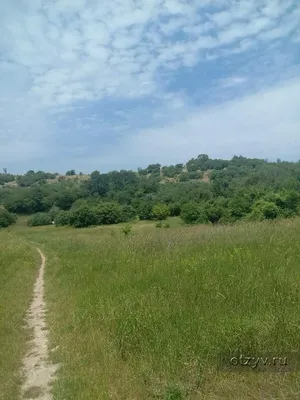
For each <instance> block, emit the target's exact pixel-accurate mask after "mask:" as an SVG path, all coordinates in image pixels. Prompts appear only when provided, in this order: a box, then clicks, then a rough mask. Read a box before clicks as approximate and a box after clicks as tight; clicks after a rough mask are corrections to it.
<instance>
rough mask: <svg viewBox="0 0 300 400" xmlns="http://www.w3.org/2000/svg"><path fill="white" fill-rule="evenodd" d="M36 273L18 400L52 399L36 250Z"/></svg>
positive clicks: (54, 367)
mask: <svg viewBox="0 0 300 400" xmlns="http://www.w3.org/2000/svg"><path fill="white" fill-rule="evenodd" d="M37 251H38V252H39V254H40V256H41V265H40V269H39V274H38V277H37V280H36V282H35V285H34V291H33V294H34V296H33V301H32V303H31V305H30V308H29V310H28V315H27V319H26V324H27V327H28V328H29V329H30V330H31V331H32V340H31V341H30V344H29V350H28V352H27V354H26V355H25V358H24V360H23V368H22V375H23V385H22V390H21V399H22V400H23V399H24V400H25V399H26V400H33V399H35V400H52V399H53V396H52V394H51V384H52V382H53V379H54V377H55V372H56V370H57V368H58V365H54V364H51V362H50V361H49V349H48V330H47V327H46V322H45V308H46V307H45V300H44V271H45V264H46V258H45V256H44V254H43V253H42V252H41V250H40V249H38V248H37Z"/></svg>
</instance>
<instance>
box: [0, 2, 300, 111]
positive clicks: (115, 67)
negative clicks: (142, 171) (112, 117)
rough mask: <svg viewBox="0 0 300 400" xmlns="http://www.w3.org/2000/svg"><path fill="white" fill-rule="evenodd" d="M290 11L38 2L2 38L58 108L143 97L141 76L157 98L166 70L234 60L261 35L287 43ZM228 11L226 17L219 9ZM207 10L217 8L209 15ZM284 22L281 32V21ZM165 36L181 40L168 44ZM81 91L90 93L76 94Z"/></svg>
mask: <svg viewBox="0 0 300 400" xmlns="http://www.w3.org/2000/svg"><path fill="white" fill-rule="evenodd" d="M283 3H284V4H283ZM291 3H292V2H291V1H285V2H281V1H274V2H272V4H270V2H269V1H267V0H262V1H261V2H259V4H258V2H255V1H253V2H248V1H246V0H242V1H240V2H239V3H238V4H236V2H235V1H229V2H224V1H220V0H219V1H217V2H211V1H204V2H201V4H200V3H199V2H197V1H190V2H185V1H183V0H182V1H180V0H151V1H145V2H142V1H139V2H133V1H132V0H123V1H116V0H115V1H108V0H106V1H103V2H101V4H100V3H99V2H94V1H88V0H76V1H74V0H63V1H61V0H60V1H51V2H49V1H46V0H40V1H34V2H30V3H28V4H27V5H25V3H23V2H20V1H19V5H20V9H21V4H22V9H23V10H24V12H22V13H14V12H13V11H12V7H14V8H15V4H14V5H11V7H9V6H7V5H6V9H8V10H10V12H8V11H7V15H8V18H5V19H2V22H1V28H0V33H1V37H6V38H9V39H8V43H9V49H10V50H9V51H8V48H7V56H8V58H9V59H10V60H12V61H13V62H15V63H16V64H18V65H21V66H24V68H27V69H28V71H29V73H30V74H31V77H32V85H31V90H32V93H34V94H35V95H36V96H37V97H38V98H39V99H40V100H41V101H42V103H44V104H45V105H46V106H52V105H56V104H59V103H60V102H62V103H63V104H65V102H66V99H68V102H72V101H73V100H74V101H76V100H77V99H78V97H80V98H81V97H82V95H83V93H86V94H87V98H88V99H90V98H95V97H96V98H99V99H101V98H104V97H105V96H106V95H107V93H112V92H113V93H114V95H115V96H122V97H123V96H126V94H127V93H131V96H132V95H134V96H141V95H144V94H145V91H144V90H143V89H142V88H141V85H143V81H141V79H139V76H142V75H143V76H144V77H145V78H147V81H149V82H151V84H150V86H151V89H152V91H155V90H156V76H157V73H158V71H160V69H161V68H164V69H166V70H168V69H171V70H172V69H174V68H178V67H180V66H194V65H196V64H197V63H198V62H201V61H205V60H206V59H207V58H206V56H205V54H203V51H205V50H207V49H210V51H211V54H210V56H212V57H214V56H215V57H222V54H224V53H222V51H224V49H222V46H223V45H226V46H230V48H227V49H226V51H227V53H228V54H230V53H235V52H236V51H237V46H238V47H239V51H240V52H243V51H246V50H247V46H243V45H241V44H240V43H238V44H234V43H235V42H236V41H244V43H245V41H247V40H249V38H250V37H253V36H254V37H255V36H257V35H258V34H259V33H261V32H263V35H262V36H261V38H262V39H264V40H272V39H273V38H275V37H279V36H281V37H283V36H285V35H288V34H289V31H288V29H287V27H288V23H289V21H290V20H291V21H290V22H291V23H292V24H295V21H296V17H295V16H294V15H296V14H292V13H290V14H289V13H287V10H289V8H288V6H289V5H290V4H291ZM294 4H295V3H294ZM224 5H226V6H225V8H223V10H220V8H218V7H222V6H224ZM208 6H213V7H214V8H211V11H208V10H209V8H207V7H208ZM0 7H3V6H0ZM216 7H217V8H216ZM298 9H300V5H299V6H297V7H296V11H297V10H298ZM0 10H1V8H0ZM294 13H295V12H294ZM205 15H207V16H208V17H209V18H210V20H211V21H212V22H214V24H215V30H214V35H213V36H211V32H212V31H211V29H212V27H213V26H214V25H209V22H208V21H207V20H205ZM284 16H285V18H286V19H285V20H284V21H283V23H284V27H281V25H280V21H279V20H278V19H277V18H279V17H284ZM275 22H276V24H277V25H276V26H275ZM278 23H279V25H278ZM183 32H185V34H184V35H183ZM166 35H167V36H170V37H172V36H173V35H179V36H178V38H177V39H175V41H173V40H171V41H166V40H165V38H166ZM0 41H1V39H0ZM6 41H7V39H6ZM252 44H253V45H255V42H253V43H252ZM37 73H38V76H37V75H36V74H37ZM91 82H93V84H92V85H91V84H90V83H91ZM112 82H113V87H114V89H112V86H111V85H112ZM78 83H80V84H79V86H80V88H82V87H83V89H84V90H81V89H80V90H79V93H76V92H75V91H74V90H70V88H71V87H72V88H74V84H78ZM132 86H134V87H132Z"/></svg>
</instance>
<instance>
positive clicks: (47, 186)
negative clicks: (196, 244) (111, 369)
mask: <svg viewBox="0 0 300 400" xmlns="http://www.w3.org/2000/svg"><path fill="white" fill-rule="evenodd" d="M0 185H1V187H0V203H1V205H2V207H4V208H5V209H6V210H7V211H9V212H10V213H12V214H21V215H31V219H30V222H29V223H30V224H31V225H42V224H48V223H51V222H52V220H55V223H56V225H72V226H75V227H84V226H90V225H100V224H114V223H119V222H125V221H130V220H133V219H135V218H137V217H138V218H139V219H141V220H163V219H165V218H166V217H167V216H169V215H170V216H180V217H181V219H182V220H183V221H184V222H185V223H189V224H192V223H233V222H235V221H238V220H241V219H246V220H262V219H276V218H288V217H293V216H297V215H299V214H300V162H286V161H281V160H277V162H268V160H262V159H250V158H246V157H242V156H239V157H238V156H234V157H233V158H232V159H231V160H221V159H211V158H209V156H208V155H206V154H200V155H199V156H198V157H196V158H192V159H191V160H189V161H188V162H186V163H185V164H176V165H170V166H162V165H160V164H152V165H149V166H148V167H147V168H144V169H142V168H139V169H138V170H137V171H131V170H121V171H111V172H108V173H104V174H102V173H100V172H99V171H94V172H92V173H91V174H90V175H83V174H82V173H80V174H78V175H76V173H75V171H74V170H70V171H67V173H66V175H64V176H62V175H59V174H58V173H55V174H53V173H46V172H43V171H38V172H34V171H28V172H27V173H26V174H25V175H18V176H14V175H10V174H7V173H4V174H0Z"/></svg>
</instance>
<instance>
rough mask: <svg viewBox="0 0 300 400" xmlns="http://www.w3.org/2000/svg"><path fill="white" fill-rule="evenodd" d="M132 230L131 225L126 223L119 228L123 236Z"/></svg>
mask: <svg viewBox="0 0 300 400" xmlns="http://www.w3.org/2000/svg"><path fill="white" fill-rule="evenodd" d="M131 231H132V226H131V225H129V224H127V225H125V226H123V227H122V228H121V232H123V233H124V235H125V236H128V235H129V234H130V233H131Z"/></svg>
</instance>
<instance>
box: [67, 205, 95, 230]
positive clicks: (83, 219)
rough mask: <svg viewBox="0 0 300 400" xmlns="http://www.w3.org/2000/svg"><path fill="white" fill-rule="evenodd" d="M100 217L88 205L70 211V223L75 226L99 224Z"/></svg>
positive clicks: (83, 226)
mask: <svg viewBox="0 0 300 400" xmlns="http://www.w3.org/2000/svg"><path fill="white" fill-rule="evenodd" d="M97 222H98V219H97V214H96V212H95V210H94V209H92V208H89V207H88V206H81V207H79V208H78V209H77V210H75V211H71V212H70V225H72V226H74V228H87V227H88V226H92V225H97Z"/></svg>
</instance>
